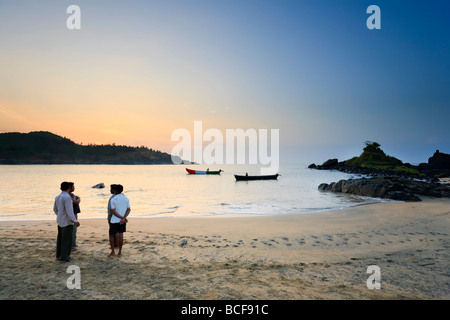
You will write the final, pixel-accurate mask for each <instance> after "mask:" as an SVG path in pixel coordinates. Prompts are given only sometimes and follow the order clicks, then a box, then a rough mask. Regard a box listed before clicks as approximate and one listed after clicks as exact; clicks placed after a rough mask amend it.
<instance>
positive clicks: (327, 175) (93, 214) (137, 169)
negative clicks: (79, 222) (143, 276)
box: [0, 165, 377, 220]
mask: <svg viewBox="0 0 450 320" xmlns="http://www.w3.org/2000/svg"><path fill="white" fill-rule="evenodd" d="M185 167H186V166H185V165H183V166H176V165H30V166H28V165H17V166H5V165H3V166H0V181H1V182H0V203H1V205H0V220H41V219H44V220H46V219H49V220H54V219H55V216H54V214H53V211H52V208H53V200H54V198H55V196H57V195H58V194H59V193H60V191H59V185H60V183H61V181H64V180H66V181H73V182H75V188H76V189H75V194H76V195H78V196H80V197H81V204H80V206H81V215H80V216H79V218H106V206H107V202H108V199H109V197H110V194H109V185H110V184H112V183H118V184H122V185H123V186H124V188H125V190H124V194H125V195H126V196H127V197H128V198H129V199H130V203H131V209H132V211H131V215H130V217H132V216H139V217H173V216H205V215H223V214H286V213H299V214H300V213H306V212H315V211H320V210H324V209H331V208H343V207H348V206H354V205H358V204H361V203H368V202H374V201H377V200H374V199H367V198H361V197H355V196H348V195H336V194H333V193H323V192H319V191H318V190H317V187H318V185H319V184H320V183H322V182H326V183H330V182H333V181H338V180H339V179H348V178H350V177H351V175H348V174H345V173H341V172H333V171H318V170H309V169H307V168H306V165H289V166H281V167H280V170H279V172H280V174H281V176H280V177H279V178H278V180H269V181H248V182H245V181H239V182H236V181H235V179H234V176H233V174H234V173H236V174H245V172H248V173H249V174H259V168H258V167H257V166H246V165H220V166H219V165H212V166H208V167H209V168H210V170H218V169H222V170H224V171H225V172H222V174H221V175H220V176H217V175H188V174H187V173H186V171H185ZM188 167H191V168H193V169H197V170H206V166H188ZM100 182H103V183H104V184H105V186H106V188H105V189H94V188H92V186H94V185H96V184H97V183H100Z"/></svg>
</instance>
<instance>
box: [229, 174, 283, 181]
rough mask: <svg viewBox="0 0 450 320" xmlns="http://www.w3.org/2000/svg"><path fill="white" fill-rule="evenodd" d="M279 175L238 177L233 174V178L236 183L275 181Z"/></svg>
mask: <svg viewBox="0 0 450 320" xmlns="http://www.w3.org/2000/svg"><path fill="white" fill-rule="evenodd" d="M278 176H279V174H278V173H277V174H271V175H265V176H249V175H248V174H246V175H238V174H235V175H234V177H235V178H236V181H249V180H276V179H277V178H278Z"/></svg>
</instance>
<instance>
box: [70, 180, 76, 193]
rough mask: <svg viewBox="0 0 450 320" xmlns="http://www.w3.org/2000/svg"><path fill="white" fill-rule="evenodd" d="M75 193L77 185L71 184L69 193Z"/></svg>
mask: <svg viewBox="0 0 450 320" xmlns="http://www.w3.org/2000/svg"><path fill="white" fill-rule="evenodd" d="M74 191H75V183H73V182H69V192H74Z"/></svg>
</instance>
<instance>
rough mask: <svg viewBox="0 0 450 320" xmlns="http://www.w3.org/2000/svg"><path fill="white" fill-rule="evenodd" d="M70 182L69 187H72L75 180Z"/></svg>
mask: <svg viewBox="0 0 450 320" xmlns="http://www.w3.org/2000/svg"><path fill="white" fill-rule="evenodd" d="M67 183H68V184H69V187H72V186H73V185H74V184H75V183H73V182H67Z"/></svg>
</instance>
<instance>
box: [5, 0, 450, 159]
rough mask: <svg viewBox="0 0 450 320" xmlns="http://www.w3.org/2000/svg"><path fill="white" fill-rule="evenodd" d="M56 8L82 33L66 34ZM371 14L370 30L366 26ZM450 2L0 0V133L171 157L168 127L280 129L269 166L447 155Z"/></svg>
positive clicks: (449, 131) (449, 136) (449, 132)
mask: <svg viewBox="0 0 450 320" xmlns="http://www.w3.org/2000/svg"><path fill="white" fill-rule="evenodd" d="M70 5H78V6H79V8H80V10H81V11H80V17H81V20H80V21H81V23H80V26H81V29H79V30H70V29H69V28H68V27H67V25H66V21H67V19H68V18H70V16H71V14H70V13H67V12H66V10H67V8H68V7H69V6H70ZM370 5H377V6H379V8H380V11H381V29H373V30H371V29H369V28H367V26H366V21H367V19H368V18H369V17H370V16H371V14H368V13H367V12H366V10H367V8H368V7H369V6H370ZM449 10H450V3H449V2H448V1H446V0H442V1H406V0H395V1H384V0H370V1H365V0H342V1H335V0H329V1H325V0H314V1H313V0H295V1H291V0H214V1H213V0H167V1H162V0H150V1H137V0H131V1H130V0H128V1H125V0H121V1H111V0H109V1H104V0H96V1H83V0H70V1H65V0H54V1H47V0H42V1H25V0H13V1H9V0H3V1H2V0H0V70H1V72H0V132H12V131H13V132H30V131H41V130H42V131H51V132H53V133H56V134H58V135H61V136H65V137H67V138H69V139H71V140H73V141H74V142H76V143H83V144H88V143H98V144H109V143H116V144H125V145H132V146H141V145H145V146H148V147H149V148H153V149H158V150H161V151H164V152H168V153H170V152H171V150H172V148H173V147H174V145H175V144H176V142H174V141H171V135H172V133H173V132H174V130H176V129H179V128H185V129H187V130H190V131H191V132H192V133H193V132H194V121H202V124H203V129H204V130H206V129H208V128H216V129H219V130H221V131H222V132H224V133H225V130H226V129H238V128H242V129H249V128H253V129H256V130H258V129H268V130H270V129H279V137H280V138H279V139H280V140H279V145H280V162H281V163H283V162H299V163H306V162H309V163H310V162H315V163H317V164H319V163H322V162H324V161H325V160H327V159H329V158H338V159H339V160H345V159H348V158H351V157H353V156H355V155H359V154H360V153H361V151H362V148H363V147H364V142H365V141H377V142H378V143H380V144H381V148H382V149H383V150H384V151H385V152H386V153H387V154H389V155H391V156H395V157H397V158H399V159H401V160H403V161H404V162H410V163H420V162H426V161H427V160H428V157H430V156H432V154H433V153H434V152H435V150H436V149H440V150H441V152H446V153H450V125H449V123H450V121H449V120H450V90H449V88H450V28H449V26H448V12H449Z"/></svg>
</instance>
